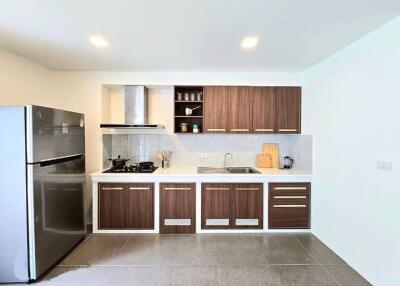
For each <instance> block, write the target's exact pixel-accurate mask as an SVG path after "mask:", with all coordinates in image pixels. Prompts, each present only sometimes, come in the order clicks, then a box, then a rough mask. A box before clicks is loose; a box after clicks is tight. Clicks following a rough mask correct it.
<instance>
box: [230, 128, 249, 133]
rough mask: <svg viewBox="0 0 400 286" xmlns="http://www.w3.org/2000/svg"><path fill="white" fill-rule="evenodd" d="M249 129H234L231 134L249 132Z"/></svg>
mask: <svg viewBox="0 0 400 286" xmlns="http://www.w3.org/2000/svg"><path fill="white" fill-rule="evenodd" d="M249 131H250V130H249V129H245V128H244V129H240V128H233V129H231V132H249Z"/></svg>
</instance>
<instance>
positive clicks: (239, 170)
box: [197, 167, 260, 174]
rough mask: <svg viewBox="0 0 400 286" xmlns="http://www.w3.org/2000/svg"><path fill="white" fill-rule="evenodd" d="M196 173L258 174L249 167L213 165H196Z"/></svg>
mask: <svg viewBox="0 0 400 286" xmlns="http://www.w3.org/2000/svg"><path fill="white" fill-rule="evenodd" d="M197 173H198V174H260V172H259V171H257V170H256V169H254V168H251V167H227V168H214V167H197Z"/></svg>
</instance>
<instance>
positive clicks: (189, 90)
mask: <svg viewBox="0 0 400 286" xmlns="http://www.w3.org/2000/svg"><path fill="white" fill-rule="evenodd" d="M199 95H200V99H201V100H199V98H198V96H199ZM193 97H194V100H190V99H193ZM185 98H186V99H188V100H185ZM203 103H204V88H203V86H175V87H174V126H175V127H174V132H175V133H179V134H197V133H193V125H194V124H197V126H198V127H199V133H202V132H203V110H204V108H203V107H204V105H203ZM196 107H199V108H197V109H196V110H193V113H192V114H191V115H186V113H185V109H186V108H196ZM181 123H187V124H188V128H187V129H188V130H187V132H181V128H180V125H181Z"/></svg>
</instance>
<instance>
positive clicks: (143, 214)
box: [125, 183, 154, 229]
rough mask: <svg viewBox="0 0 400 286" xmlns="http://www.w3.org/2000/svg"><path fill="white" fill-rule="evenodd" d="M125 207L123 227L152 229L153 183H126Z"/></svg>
mask: <svg viewBox="0 0 400 286" xmlns="http://www.w3.org/2000/svg"><path fill="white" fill-rule="evenodd" d="M125 208H126V212H125V213H126V225H125V228H128V229H154V184H145V183H140V184H127V186H126V191H125Z"/></svg>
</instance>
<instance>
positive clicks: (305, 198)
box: [268, 183, 311, 229]
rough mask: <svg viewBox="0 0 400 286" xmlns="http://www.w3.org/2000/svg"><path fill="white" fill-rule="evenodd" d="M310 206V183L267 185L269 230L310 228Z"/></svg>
mask: <svg viewBox="0 0 400 286" xmlns="http://www.w3.org/2000/svg"><path fill="white" fill-rule="evenodd" d="M310 206H311V184H310V183H270V184H269V201H268V225H269V228H283V229H285V228H310Z"/></svg>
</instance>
